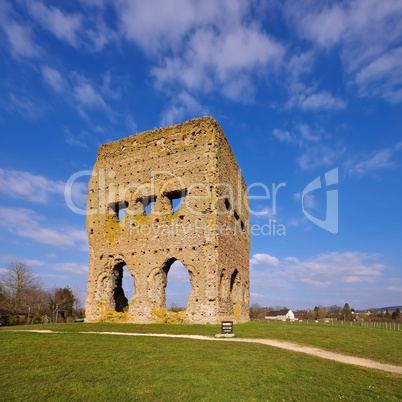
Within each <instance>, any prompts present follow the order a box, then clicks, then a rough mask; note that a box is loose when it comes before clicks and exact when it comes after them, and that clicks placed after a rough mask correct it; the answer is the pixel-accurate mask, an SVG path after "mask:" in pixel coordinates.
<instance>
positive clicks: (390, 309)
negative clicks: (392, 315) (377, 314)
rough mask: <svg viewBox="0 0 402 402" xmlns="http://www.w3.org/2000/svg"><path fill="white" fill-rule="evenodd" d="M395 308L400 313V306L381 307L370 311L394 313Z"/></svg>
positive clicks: (401, 308)
mask: <svg viewBox="0 0 402 402" xmlns="http://www.w3.org/2000/svg"><path fill="white" fill-rule="evenodd" d="M397 308H399V310H401V311H402V306H389V307H381V308H373V309H372V310H377V311H386V310H388V311H395V310H396V309H397Z"/></svg>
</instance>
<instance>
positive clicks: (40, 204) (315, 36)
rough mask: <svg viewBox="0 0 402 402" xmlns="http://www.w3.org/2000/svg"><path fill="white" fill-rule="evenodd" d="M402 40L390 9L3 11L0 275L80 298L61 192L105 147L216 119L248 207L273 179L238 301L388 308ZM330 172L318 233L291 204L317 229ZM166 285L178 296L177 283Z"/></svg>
mask: <svg viewBox="0 0 402 402" xmlns="http://www.w3.org/2000/svg"><path fill="white" fill-rule="evenodd" d="M401 44H402V2H401V1H398V0H383V1H381V2H379V1H377V0H361V1H357V0H352V1H320V2H314V1H309V0H301V1H275V0H271V1H258V0H250V1H240V0H222V1H217V0H204V1H196V0H188V1H186V0H176V1H174V2H173V1H160V0H148V1H146V2H145V1H135V0H133V1H129V0H117V1H111V0H72V1H69V2H60V1H58V2H57V1H44V0H42V1H39V0H29V1H28V0H27V1H25V0H16V1H7V0H0V55H1V59H0V60H1V61H0V73H1V77H2V79H1V81H0V90H1V97H0V133H1V147H0V244H1V246H0V269H4V267H5V265H6V264H7V263H8V262H10V261H23V262H26V263H28V264H29V265H30V266H31V268H32V269H33V270H34V271H35V272H36V273H37V274H38V275H40V277H41V278H42V281H43V282H44V284H45V286H46V287H49V288H51V287H53V286H67V285H69V286H71V287H72V288H79V289H81V290H82V292H83V293H85V288H86V280H87V275H88V268H87V263H88V246H87V235H86V229H85V217H84V216H81V215H77V214H75V213H73V212H72V211H71V210H70V209H69V208H68V207H67V205H66V201H65V199H64V187H65V183H66V181H67V180H68V179H69V178H70V177H71V176H72V175H73V174H74V173H76V172H78V171H82V170H91V169H92V167H93V165H94V163H95V160H96V154H97V150H98V147H99V145H101V144H103V143H105V142H108V141H113V140H117V139H120V138H123V137H126V136H129V135H132V134H135V133H137V132H142V131H145V130H149V129H153V128H154V127H161V126H166V125H170V124H175V123H180V122H182V121H185V120H188V119H190V118H194V117H199V116H204V115H212V116H214V117H215V118H216V120H217V121H218V123H219V124H220V125H221V127H222V129H223V131H224V132H225V134H226V136H227V138H228V140H229V143H230V144H231V146H232V149H233V152H234V154H235V156H236V159H237V161H238V164H239V166H240V167H241V169H242V172H243V176H244V178H245V180H246V183H247V185H248V186H251V188H250V195H251V196H253V197H256V196H262V195H264V190H263V186H262V185H264V186H266V187H267V188H268V189H270V191H271V190H272V188H273V187H272V186H273V185H274V186H276V187H278V186H279V185H280V184H283V185H282V187H280V188H279V189H278V191H277V198H276V202H273V199H272V191H271V194H270V195H271V199H263V198H259V199H257V198H253V199H251V202H250V203H251V208H252V210H253V211H254V213H252V215H251V225H252V226H253V225H254V228H256V230H255V231H254V235H253V236H252V239H251V255H250V279H251V302H254V303H259V304H260V305H266V306H275V305H286V306H288V307H289V308H293V309H298V308H313V307H314V306H315V305H318V304H321V305H331V304H339V305H343V304H344V303H346V302H348V303H349V304H350V305H351V306H352V307H355V308H358V309H360V308H369V307H381V306H385V305H400V304H401V302H402V298H401V296H402V265H401V264H402V263H401V261H402V258H401V256H402V250H401V240H402V236H401V224H402V212H401V207H400V205H401V203H400V196H401V184H402V183H401V181H402V175H401V164H402V136H401V134H402V133H401V129H402V124H401V123H402V113H401V108H402V74H401V71H402V45H401ZM334 169H337V173H338V184H335V185H332V186H328V190H336V191H337V196H338V199H339V203H338V205H339V207H338V208H335V207H334V206H333V205H332V206H331V207H330V208H329V209H330V211H329V212H328V213H329V214H332V215H331V216H332V217H334V219H335V218H336V220H337V222H338V223H339V225H338V230H337V233H330V232H329V231H327V230H325V229H323V228H322V227H319V226H317V225H316V224H314V223H313V222H312V221H311V220H310V219H309V218H308V217H307V216H306V214H304V212H303V209H302V199H303V201H304V203H303V205H304V209H305V212H307V214H309V216H314V217H316V218H318V219H321V220H324V219H325V216H326V197H327V193H326V191H327V189H326V188H325V180H324V177H325V176H324V175H325V173H327V172H330V171H334ZM317 177H320V178H321V183H322V187H321V189H316V190H314V191H311V192H310V193H308V194H305V195H304V196H303V190H304V189H305V188H306V186H307V185H308V184H309V183H310V182H312V181H313V180H314V179H316V178H317ZM87 180H88V177H87V176H84V177H82V178H81V179H80V180H79V181H77V182H76V183H75V184H74V186H73V200H74V202H75V203H76V204H77V205H78V206H81V207H83V206H85V198H86V186H87ZM256 183H260V184H258V185H254V184H256ZM328 194H329V193H328ZM333 194H335V193H333ZM335 215H336V216H335ZM269 225H271V232H270V233H269V230H268V229H269ZM274 226H275V230H273V229H274ZM278 228H281V230H278ZM257 229H258V230H257ZM332 231H333V232H334V231H336V230H335V229H334V230H332ZM125 279H127V277H126V278H125ZM128 279H129V278H128ZM168 279H169V280H170V284H169V285H168V286H169V291H170V293H169V299H168V303H169V302H170V301H174V302H176V303H177V304H179V305H180V304H183V301H184V303H185V300H186V294H185V292H186V291H187V292H188V277H187V274H186V272H185V271H184V272H183V270H180V269H176V270H175V271H173V272H171V273H170V274H169V277H168ZM126 282H127V281H126ZM127 286H128V285H127Z"/></svg>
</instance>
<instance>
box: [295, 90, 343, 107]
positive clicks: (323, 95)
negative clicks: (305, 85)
mask: <svg viewBox="0 0 402 402" xmlns="http://www.w3.org/2000/svg"><path fill="white" fill-rule="evenodd" d="M300 107H301V108H302V109H303V110H318V109H327V110H337V109H344V108H345V107H346V104H345V102H344V101H343V100H342V99H339V98H335V97H333V96H332V95H331V94H330V93H329V92H328V91H321V92H318V93H315V94H312V95H308V96H303V97H302V99H300Z"/></svg>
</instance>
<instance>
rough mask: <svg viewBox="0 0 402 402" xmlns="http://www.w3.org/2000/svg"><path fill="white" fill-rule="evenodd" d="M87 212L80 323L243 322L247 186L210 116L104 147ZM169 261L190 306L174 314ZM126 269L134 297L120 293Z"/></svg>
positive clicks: (246, 304) (246, 278) (246, 279)
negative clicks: (186, 282) (183, 274)
mask: <svg viewBox="0 0 402 402" xmlns="http://www.w3.org/2000/svg"><path fill="white" fill-rule="evenodd" d="M179 199H180V200H181V204H180V207H179V208H177V207H176V210H175V209H174V207H173V205H174V204H175V203H176V202H177V200H179ZM150 205H152V208H151V209H150V208H149V206H150ZM87 208H88V215H87V229H88V237H89V248H90V258H89V279H88V296H87V299H86V321H88V322H95V321H103V320H105V321H109V320H110V321H123V322H134V323H152V322H186V323H201V324H207V323H208V324H214V323H219V322H220V321H221V320H233V321H234V322H245V321H248V320H249V254H250V224H249V212H248V196H247V188H246V184H245V182H244V179H243V177H242V174H241V172H240V169H239V167H238V165H237V162H236V159H235V157H234V155H233V152H232V150H231V148H230V146H229V143H228V141H227V139H226V137H225V135H224V133H223V131H222V129H221V128H220V126H219V125H218V123H217V122H216V121H215V119H213V118H212V117H202V118H198V119H194V120H190V121H187V122H185V123H182V124H179V125H175V126H170V127H166V128H161V129H155V130H152V131H146V132H143V133H140V134H136V135H133V136H130V137H127V138H124V139H122V140H119V141H115V142H110V143H107V144H104V145H102V146H101V147H100V149H99V152H98V156H97V161H96V164H95V167H94V170H93V173H92V177H91V179H90V182H89V191H88V203H87ZM123 212H124V216H123V215H122V213H123ZM122 216H123V217H122ZM176 260H180V261H181V262H182V263H183V265H184V266H185V267H186V269H187V270H188V273H189V278H190V283H191V285H192V290H191V291H190V294H189V299H188V305H187V309H186V310H185V311H182V312H178V313H173V312H170V311H167V309H166V301H165V288H166V284H167V276H168V272H169V269H170V267H171V265H172V263H173V262H174V261H176ZM124 266H127V268H128V270H129V272H130V273H131V275H132V277H133V280H134V288H135V291H134V295H133V297H132V300H127V298H126V295H125V294H124V291H123V288H122V276H123V267H124Z"/></svg>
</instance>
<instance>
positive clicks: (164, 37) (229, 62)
mask: <svg viewBox="0 0 402 402" xmlns="http://www.w3.org/2000/svg"><path fill="white" fill-rule="evenodd" d="M116 7H117V13H118V15H119V18H120V23H121V31H122V32H123V35H124V36H125V37H126V38H127V39H129V40H132V41H134V42H135V43H136V44H138V45H139V46H140V47H141V48H142V49H143V51H144V52H145V53H147V54H148V55H149V57H151V58H154V59H155V60H156V61H157V63H158V65H157V66H156V67H154V68H153V69H152V75H153V77H154V78H155V81H156V82H155V85H156V86H157V87H158V88H165V87H171V88H173V87H177V84H180V85H181V86H182V87H183V88H185V90H186V91H190V90H192V91H202V92H208V91H216V90H218V91H220V92H221V93H222V94H223V96H225V97H227V98H230V99H236V100H241V101H246V102H248V101H249V100H250V99H251V98H252V96H253V90H254V88H253V82H252V79H251V74H254V73H255V72H256V71H260V72H263V73H264V74H265V73H266V72H267V69H268V70H269V69H271V70H272V68H275V67H276V66H277V65H278V63H280V61H281V59H282V56H283V53H284V49H283V46H282V45H281V44H279V43H278V42H276V41H275V40H273V39H272V38H270V37H269V36H268V35H267V34H266V33H265V32H264V31H263V30H262V29H261V27H260V26H259V25H258V23H257V22H254V23H249V22H248V21H249V19H248V14H249V12H250V10H249V5H248V4H247V3H244V2H241V1H240V0H230V1H229V0H223V1H220V2H217V1H214V0H204V1H203V2H199V1H195V0H178V1H176V2H175V3H174V4H173V3H169V2H165V1H160V0H150V1H147V2H130V1H120V2H118V3H117V6H116ZM164 54H165V55H169V56H167V57H166V56H165V57H163V55H164ZM160 55H162V57H161V56H160Z"/></svg>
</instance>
